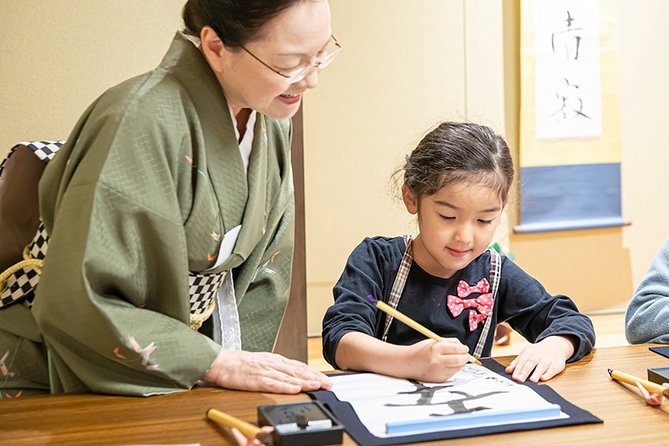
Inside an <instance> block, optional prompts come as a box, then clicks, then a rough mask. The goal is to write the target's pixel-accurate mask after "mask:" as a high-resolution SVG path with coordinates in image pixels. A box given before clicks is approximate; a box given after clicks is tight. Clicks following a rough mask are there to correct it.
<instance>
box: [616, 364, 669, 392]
mask: <svg viewBox="0 0 669 446" xmlns="http://www.w3.org/2000/svg"><path fill="white" fill-rule="evenodd" d="M607 372H609V375H610V376H611V378H613V379H615V380H616V381H620V382H623V383H626V384H631V385H633V386H636V384H637V383H639V384H641V385H642V386H643V387H644V388H645V389H646V390H648V391H649V392H653V393H658V394H660V395H662V396H664V397H665V398H669V387H664V386H662V385H660V384H657V383H654V382H652V381H647V380H645V379H641V378H637V377H636V376H633V375H630V374H629V373H625V372H621V371H618V370H612V369H607Z"/></svg>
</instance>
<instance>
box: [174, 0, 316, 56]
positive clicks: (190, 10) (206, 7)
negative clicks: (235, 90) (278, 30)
mask: <svg viewBox="0 0 669 446" xmlns="http://www.w3.org/2000/svg"><path fill="white" fill-rule="evenodd" d="M300 1H304V0H188V1H187V2H186V4H185V5H184V8H183V12H182V16H183V20H184V24H185V25H186V32H188V33H189V34H192V35H194V36H199V35H200V31H201V30H202V28H203V27H204V26H209V27H211V29H213V30H214V31H216V34H218V37H219V38H220V39H221V40H222V41H223V43H224V44H225V45H226V46H228V47H239V46H242V45H244V44H245V43H246V42H248V41H250V40H253V39H254V38H255V37H257V34H258V32H259V30H260V28H262V26H263V25H264V24H265V23H267V22H268V21H269V20H270V19H272V18H274V17H276V16H277V15H279V14H280V13H281V12H283V11H284V10H286V9H288V8H290V7H291V6H293V5H294V4H297V3H299V2H300Z"/></svg>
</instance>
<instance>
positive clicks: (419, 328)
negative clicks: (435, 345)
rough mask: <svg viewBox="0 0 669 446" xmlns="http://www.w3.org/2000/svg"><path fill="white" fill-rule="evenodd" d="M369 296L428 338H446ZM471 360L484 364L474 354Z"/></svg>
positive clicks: (385, 310)
mask: <svg viewBox="0 0 669 446" xmlns="http://www.w3.org/2000/svg"><path fill="white" fill-rule="evenodd" d="M368 298H369V300H370V302H372V303H374V302H373V301H372V299H374V300H375V301H376V303H374V304H375V306H376V308H378V309H379V310H381V311H383V312H385V313H387V314H389V315H391V316H392V317H394V318H395V319H399V320H400V321H402V322H404V323H405V324H406V325H408V326H409V327H411V328H413V329H414V330H416V331H417V332H418V333H421V334H423V335H425V336H427V337H428V338H430V339H432V340H433V341H437V342H441V341H443V340H444V338H442V337H441V336H439V335H438V334H437V333H435V332H433V331H432V330H430V329H429V328H427V327H424V326H423V325H421V324H419V323H418V322H416V321H414V320H413V319H411V318H410V317H409V316H407V315H406V314H404V313H401V312H399V311H397V310H396V309H394V308H393V307H391V306H390V305H388V304H387V303H385V302H383V301H381V300H378V299H375V298H374V296H371V295H370V296H369V297H368ZM469 362H472V363H474V364H478V365H482V364H481V361H479V360H478V359H476V358H475V357H474V356H472V355H469Z"/></svg>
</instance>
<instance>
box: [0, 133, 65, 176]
mask: <svg viewBox="0 0 669 446" xmlns="http://www.w3.org/2000/svg"><path fill="white" fill-rule="evenodd" d="M63 144H65V141H62V140H57V141H22V142H20V143H18V144H17V145H15V146H14V147H12V148H11V149H10V150H9V153H8V154H7V156H6V157H5V158H4V159H3V160H2V162H1V163H0V175H2V171H3V170H4V168H5V164H6V163H7V160H8V159H9V158H10V157H11V156H12V155H13V154H14V152H15V151H16V149H18V148H19V147H20V146H27V147H28V148H29V149H30V150H32V151H33V153H34V154H35V156H36V157H37V158H39V159H40V160H42V161H44V163H48V162H49V161H51V158H53V156H54V155H55V154H56V152H58V150H60V148H61V146H62V145H63Z"/></svg>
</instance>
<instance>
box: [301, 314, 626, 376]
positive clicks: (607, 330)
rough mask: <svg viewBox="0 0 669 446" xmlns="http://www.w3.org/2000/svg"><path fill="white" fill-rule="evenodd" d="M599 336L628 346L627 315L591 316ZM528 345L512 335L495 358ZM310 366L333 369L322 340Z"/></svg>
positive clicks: (605, 342) (312, 347) (603, 343)
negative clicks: (323, 351) (324, 356)
mask: <svg viewBox="0 0 669 446" xmlns="http://www.w3.org/2000/svg"><path fill="white" fill-rule="evenodd" d="M589 316H590V319H591V320H592V323H593V324H594V326H595V333H596V334H597V344H596V346H597V347H613V346H618V345H627V340H626V339H625V328H624V325H625V314H624V313H622V312H621V313H611V314H596V315H589ZM527 344H528V342H527V341H526V340H525V339H524V338H523V337H522V336H521V335H519V334H518V333H516V332H513V333H511V343H510V344H509V345H506V346H495V347H494V348H493V352H492V354H493V356H505V355H517V354H518V353H520V351H521V350H522V349H523V348H524V347H525V346H526V345H527ZM308 349H309V365H310V366H311V367H313V368H314V369H316V370H320V371H323V372H325V371H330V370H332V367H331V366H330V364H328V363H327V362H326V361H325V359H323V354H322V353H321V352H322V346H321V338H320V337H313V338H309V345H308Z"/></svg>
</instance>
